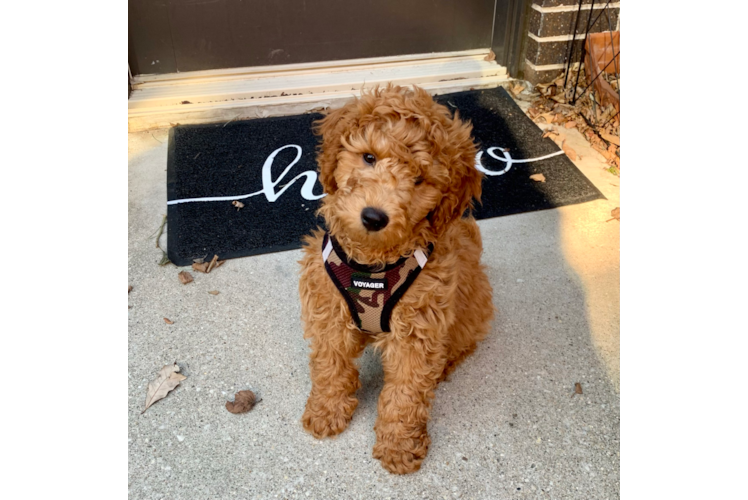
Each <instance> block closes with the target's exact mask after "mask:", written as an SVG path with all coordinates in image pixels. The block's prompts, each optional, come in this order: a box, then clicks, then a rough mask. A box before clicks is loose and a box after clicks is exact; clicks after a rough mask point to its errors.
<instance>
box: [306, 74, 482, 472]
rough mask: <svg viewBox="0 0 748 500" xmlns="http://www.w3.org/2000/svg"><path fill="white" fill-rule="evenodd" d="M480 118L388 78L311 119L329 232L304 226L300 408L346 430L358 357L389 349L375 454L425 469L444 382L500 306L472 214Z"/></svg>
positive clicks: (323, 424)
mask: <svg viewBox="0 0 748 500" xmlns="http://www.w3.org/2000/svg"><path fill="white" fill-rule="evenodd" d="M471 131H472V126H471V125H470V124H469V123H467V122H464V121H461V120H460V119H459V118H458V116H457V115H455V117H452V115H451V113H450V112H449V110H448V109H447V108H446V107H444V106H441V105H439V104H436V103H435V102H434V101H433V99H432V98H431V96H429V94H428V93H427V92H426V91H424V90H423V89H420V88H417V87H414V88H413V89H412V90H410V89H407V88H402V87H397V86H391V85H388V86H387V87H386V88H383V89H382V88H377V89H375V90H374V91H372V92H370V93H367V94H364V95H362V96H361V98H358V99H354V100H353V101H351V102H349V103H348V104H347V105H345V106H344V107H342V108H340V109H337V110H334V111H332V112H330V113H329V114H327V116H325V117H324V118H323V119H321V120H320V121H318V122H316V123H315V133H316V134H317V135H320V136H321V137H322V142H321V145H320V149H319V151H318V155H317V163H318V165H319V176H320V177H319V178H320V182H321V183H322V186H323V187H324V190H325V193H327V196H326V197H324V198H323V199H322V205H321V208H320V210H319V212H320V213H321V215H322V216H323V217H324V219H325V222H326V225H327V228H328V230H327V232H324V231H322V230H320V229H317V230H315V231H313V233H312V235H310V236H306V237H305V238H304V257H303V259H302V260H301V261H300V264H301V267H302V270H301V278H300V281H299V295H300V298H301V306H302V320H303V322H304V328H305V330H304V338H306V339H311V355H310V371H311V378H312V389H311V393H310V394H309V399H308V400H307V403H306V409H305V411H304V414H303V416H302V419H301V420H302V423H303V425H304V428H305V429H306V430H307V431H308V432H310V433H311V434H312V435H313V436H314V437H316V438H323V437H327V436H334V435H336V434H339V433H341V432H343V430H344V429H345V428H346V426H347V425H348V422H349V421H350V420H351V417H352V415H353V411H354V410H355V409H356V406H357V405H358V400H357V399H356V390H357V389H358V388H359V387H360V386H361V383H360V382H359V378H358V370H357V365H356V359H357V358H358V357H359V356H360V355H361V353H362V352H363V350H364V347H365V346H366V345H367V344H373V345H374V346H375V348H377V349H378V350H379V351H380V352H381V359H382V366H383V369H384V388H383V389H382V392H381V394H380V396H379V406H378V416H377V421H376V424H375V425H374V430H375V432H376V445H375V446H374V453H373V456H374V457H375V458H377V459H379V460H380V462H381V464H382V466H383V467H384V468H385V469H387V470H388V471H390V472H393V473H396V474H406V473H410V472H414V471H417V470H418V469H419V468H420V466H421V462H422V461H423V459H424V457H425V456H426V453H427V451H428V447H429V444H430V442H431V440H430V438H429V435H428V431H427V423H428V420H429V411H430V407H431V401H432V399H433V397H434V389H435V388H436V386H437V384H438V383H439V382H440V381H442V380H444V379H445V378H446V377H447V375H449V373H450V372H452V371H453V370H454V369H455V367H456V366H457V365H458V364H459V363H460V362H461V361H462V360H463V359H465V358H466V357H467V356H468V355H470V354H471V353H472V352H473V351H474V350H475V348H476V343H477V342H478V341H480V340H482V339H483V338H484V337H485V336H486V334H487V333H488V330H489V324H490V321H491V319H492V318H493V312H494V308H493V302H492V298H491V295H492V290H491V286H490V284H489V282H488V278H487V277H486V274H485V272H484V269H483V266H482V265H481V263H480V255H481V252H482V242H481V237H480V232H479V229H478V225H477V224H476V222H475V219H474V218H473V217H472V216H471V215H465V214H466V211H467V210H468V209H469V208H472V203H473V201H472V200H473V199H476V200H479V199H480V194H481V179H482V178H481V173H480V172H479V171H478V170H477V169H476V168H475V156H476V146H475V144H474V143H473V139H472V137H471Z"/></svg>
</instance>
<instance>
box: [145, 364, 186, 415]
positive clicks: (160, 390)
mask: <svg viewBox="0 0 748 500" xmlns="http://www.w3.org/2000/svg"><path fill="white" fill-rule="evenodd" d="M178 372H179V366H178V365H177V363H176V361H175V362H174V364H173V365H166V366H164V367H163V368H161V370H160V371H159V372H158V377H156V379H155V380H153V381H151V382H150V383H149V384H148V391H147V393H146V396H145V408H143V411H142V412H140V413H141V415H142V414H143V413H145V411H146V410H147V409H148V408H149V407H150V406H151V405H152V404H153V403H155V402H156V401H160V400H161V399H164V398H165V397H166V395H167V394H169V393H170V392H171V391H172V390H173V389H174V388H176V387H177V386H178V385H179V383H180V382H181V381H182V380H185V379H186V378H187V377H185V376H184V375H182V374H181V373H178Z"/></svg>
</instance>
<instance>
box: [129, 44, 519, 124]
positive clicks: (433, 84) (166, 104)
mask: <svg viewBox="0 0 748 500" xmlns="http://www.w3.org/2000/svg"><path fill="white" fill-rule="evenodd" d="M487 54H488V49H485V50H479V51H466V52H457V53H455V52H451V53H441V54H421V55H410V56H397V57H390V58H375V59H355V60H350V61H327V62H323V63H310V64H293V65H284V66H272V67H261V68H233V69H227V70H211V71H200V72H190V73H173V74H169V75H141V76H138V77H135V78H134V79H133V83H132V86H133V91H132V94H131V95H130V99H129V100H128V128H129V131H130V132H137V131H141V130H149V129H155V128H164V127H169V126H174V125H177V124H181V125H185V124H196V123H213V122H221V121H233V120H237V119H238V120H243V119H251V118H264V117H268V116H282V115H294V114H301V113H307V112H310V111H314V110H321V109H325V108H335V107H339V106H342V105H343V103H345V102H346V101H347V100H348V99H350V98H351V97H354V96H358V95H360V93H361V90H362V89H371V88H373V87H375V86H377V85H386V84H387V83H390V82H391V83H393V84H397V85H418V86H420V87H422V88H424V89H425V90H427V91H428V92H429V93H431V94H434V95H435V94H445V93H449V92H459V91H462V90H470V89H478V88H493V87H496V86H498V85H500V84H502V83H506V82H508V81H510V80H511V78H510V77H509V75H508V73H507V71H506V68H504V67H503V66H499V65H498V64H496V62H495V61H490V62H489V61H486V60H485V57H486V55H487Z"/></svg>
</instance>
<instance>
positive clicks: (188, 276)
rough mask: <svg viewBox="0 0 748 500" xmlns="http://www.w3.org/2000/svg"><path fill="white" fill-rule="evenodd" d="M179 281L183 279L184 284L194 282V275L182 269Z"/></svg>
mask: <svg viewBox="0 0 748 500" xmlns="http://www.w3.org/2000/svg"><path fill="white" fill-rule="evenodd" d="M179 281H181V282H182V284H183V285H186V284H187V283H192V275H191V274H190V273H188V272H187V271H182V272H181V273H179Z"/></svg>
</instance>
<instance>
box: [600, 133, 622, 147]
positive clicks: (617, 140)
mask: <svg viewBox="0 0 748 500" xmlns="http://www.w3.org/2000/svg"><path fill="white" fill-rule="evenodd" d="M600 137H602V138H603V139H605V140H606V141H608V142H612V143H613V144H615V145H616V146H620V145H621V138H620V137H616V136H615V135H610V134H606V133H605V132H600Z"/></svg>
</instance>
